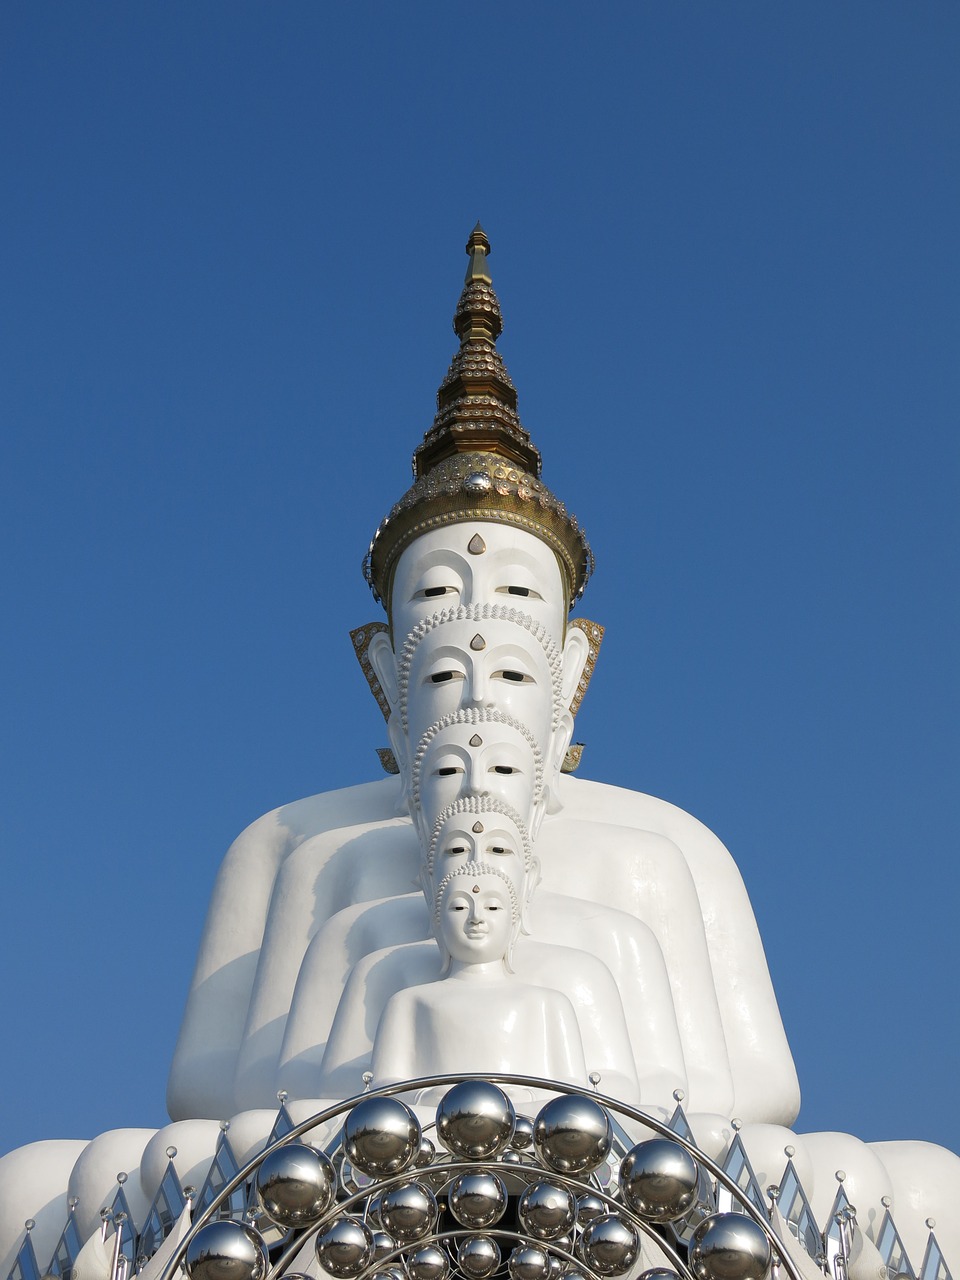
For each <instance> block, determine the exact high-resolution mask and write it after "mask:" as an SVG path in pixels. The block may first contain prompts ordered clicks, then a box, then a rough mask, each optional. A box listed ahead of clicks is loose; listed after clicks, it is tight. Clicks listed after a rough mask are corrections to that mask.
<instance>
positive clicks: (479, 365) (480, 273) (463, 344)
mask: <svg viewBox="0 0 960 1280" xmlns="http://www.w3.org/2000/svg"><path fill="white" fill-rule="evenodd" d="M466 251H467V254H468V255H469V257H470V263H469V265H468V267H467V274H466V277H465V278H464V282H463V292H462V293H461V294H460V301H459V302H458V303H457V309H456V312H455V313H454V317H453V331H454V333H455V334H456V335H457V337H458V338H459V339H460V350H459V351H458V352H457V354H456V355H455V356H454V357H453V360H452V361H451V362H450V368H449V369H448V370H447V376H446V377H445V378H444V380H443V382H441V384H440V389H439V391H438V392H437V416H436V417H435V418H434V420H433V426H432V427H431V428H430V430H429V431H428V432H427V434H426V435H425V436H424V438H423V443H422V444H421V445H420V446H419V447H418V449H417V451H416V452H415V453H414V455H413V473H414V475H415V476H422V475H424V474H425V473H426V472H427V471H429V470H430V469H431V468H432V467H435V466H436V465H437V463H438V462H441V461H442V460H443V459H444V458H449V457H450V456H451V455H452V454H454V453H468V452H472V451H475V450H483V451H484V452H488V453H496V454H499V455H500V457H502V458H506V459H507V460H508V461H509V462H512V463H514V464H515V465H516V466H518V467H522V468H523V470H524V471H532V472H533V474H534V475H535V476H538V475H539V474H540V450H539V449H538V448H537V447H536V445H535V444H533V442H532V441H531V439H530V437H529V435H528V434H527V433H526V431H524V429H523V426H522V424H521V422H520V418H519V415H518V414H517V390H516V387H514V385H513V383H512V381H511V380H510V375H509V374H508V373H507V370H506V367H505V365H504V363H503V359H502V357H501V355H500V352H499V351H498V350H497V348H496V345H495V344H496V341H497V338H499V337H500V334H501V333H502V331H503V317H502V315H501V314H500V302H499V299H498V298H497V295H496V294H495V293H494V291H493V282H492V280H491V278H490V271H489V269H488V267H487V254H489V252H490V241H489V240H488V239H487V234H486V232H485V231H484V229H483V227H481V225H480V223H479V222H478V223H477V225H476V226H475V227H474V229H473V231H472V232H471V233H470V239H469V240H468V241H467V249H466Z"/></svg>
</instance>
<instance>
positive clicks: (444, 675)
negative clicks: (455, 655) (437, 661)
mask: <svg viewBox="0 0 960 1280" xmlns="http://www.w3.org/2000/svg"><path fill="white" fill-rule="evenodd" d="M430 679H431V681H432V682H433V683H434V684H445V683H446V682H447V681H448V680H462V679H463V672H462V671H435V672H434V673H433V675H432V676H431V677H430Z"/></svg>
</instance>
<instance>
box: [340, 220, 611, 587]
mask: <svg viewBox="0 0 960 1280" xmlns="http://www.w3.org/2000/svg"><path fill="white" fill-rule="evenodd" d="M466 252H467V254H468V256H469V258H470V262H469V265H468V266H467V274H466V278H465V280H464V285H463V292H462V293H461V294H460V301H459V302H458V303H457V309H456V312H455V313H454V317H453V328H454V332H455V333H456V335H457V337H458V338H459V339H460V349H459V351H457V353H456V354H455V355H454V357H453V360H452V361H451V362H450V368H449V369H448V370H447V374H446V377H445V378H444V379H443V382H441V384H440V389H439V390H438V392H437V413H436V416H435V417H434V420H433V425H432V426H431V427H430V429H429V431H427V433H426V435H425V436H424V438H423V440H422V442H421V443H420V445H419V446H418V447H417V449H416V452H415V453H414V455H413V474H414V483H413V486H412V487H411V488H410V489H408V490H407V492H406V493H405V494H404V495H403V497H402V498H401V499H400V501H399V502H397V503H396V504H395V505H394V507H393V509H392V511H391V512H390V514H389V515H388V516H385V517H384V519H383V520H382V521H381V522H380V526H379V528H378V529H377V532H376V533H375V534H374V537H373V541H372V542H371V543H370V549H369V551H368V552H367V555H366V559H365V560H364V564H363V571H364V576H365V577H366V579H367V582H368V583H369V584H370V587H371V589H372V591H373V594H374V595H375V596H376V597H377V599H378V600H381V601H382V602H383V603H384V604H386V605H388V607H389V599H390V584H391V580H392V576H393V569H394V566H395V565H396V562H397V559H398V557H399V556H400V554H401V552H402V551H403V550H404V548H405V547H407V546H408V545H409V544H410V543H411V542H412V541H413V540H414V538H416V537H419V535H420V534H422V533H426V532H428V531H429V530H430V529H437V528H441V527H442V526H444V525H447V524H455V523H462V522H464V521H467V520H470V521H481V522H482V521H492V522H495V523H497V524H509V525H512V526H514V527H515V528H519V529H525V530H526V531H527V532H529V533H532V534H534V535H535V536H536V537H538V538H540V539H541V541H543V542H545V543H546V544H547V545H548V546H549V547H551V548H552V549H553V551H554V553H555V554H556V556H557V559H558V561H559V562H560V566H561V569H562V570H563V574H564V578H565V580H566V584H567V590H568V599H569V603H570V604H571V605H572V604H573V602H574V601H575V600H577V599H578V598H579V596H580V595H581V594H582V592H583V588H584V586H585V585H586V582H587V579H588V578H589V576H590V574H591V573H592V572H593V553H592V551H591V550H590V546H589V543H588V542H587V540H586V537H585V536H584V533H583V530H582V529H581V528H580V525H579V523H578V522H577V518H576V516H574V515H572V514H571V513H570V512H569V511H567V509H566V507H565V506H564V504H563V503H562V502H561V501H560V500H559V499H558V498H556V497H555V496H554V495H553V494H552V493H551V492H550V490H549V489H548V488H547V487H546V485H545V484H544V483H543V481H542V480H541V479H540V450H539V449H538V448H537V447H536V445H535V444H534V443H533V441H532V440H531V439H530V437H529V435H528V434H527V432H526V431H525V430H524V429H523V426H522V424H521V422H520V418H519V415H518V414H517V392H516V388H515V387H514V385H513V383H512V382H511V380H510V375H509V374H508V373H507V370H506V368H505V366H504V363H503V360H502V359H501V357H500V353H499V351H497V348H496V341H497V338H498V337H499V336H500V333H501V330H502V329H503V318H502V316H501V314H500V303H499V301H498V299H497V295H496V294H495V293H494V291H493V285H492V282H491V278H490V271H489V268H488V266H487V255H488V254H489V253H490V241H489V240H488V239H487V236H486V232H485V231H484V230H483V227H481V226H480V223H479V222H478V223H477V225H476V226H475V227H474V229H473V231H472V232H471V233H470V238H469V239H468V241H467V248H466Z"/></svg>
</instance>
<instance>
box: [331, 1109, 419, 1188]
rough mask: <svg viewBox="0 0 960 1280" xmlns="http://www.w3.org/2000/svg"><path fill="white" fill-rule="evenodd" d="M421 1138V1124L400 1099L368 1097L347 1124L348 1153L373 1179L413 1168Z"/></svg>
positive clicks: (352, 1161) (352, 1114)
mask: <svg viewBox="0 0 960 1280" xmlns="http://www.w3.org/2000/svg"><path fill="white" fill-rule="evenodd" d="M420 1138H421V1133H420V1121H419V1120H418V1119H417V1117H416V1116H415V1115H414V1114H413V1112H412V1111H411V1110H410V1108H409V1107H408V1106H407V1105H406V1103H404V1102H401V1101H400V1099H399V1098H364V1099H363V1100H362V1101H360V1102H358V1103H357V1105H356V1106H355V1107H354V1108H353V1110H352V1111H351V1112H350V1114H349V1115H348V1116H347V1118H346V1120H344V1122H343V1150H344V1154H345V1155H346V1157H347V1159H348V1160H349V1161H350V1163H351V1164H352V1165H353V1166H354V1168H356V1169H359V1170H360V1172H361V1173H365V1174H367V1175H368V1176H369V1177H371V1178H377V1177H382V1176H383V1175H384V1174H388V1173H403V1171H404V1170H405V1169H409V1168H410V1166H411V1165H412V1164H413V1162H414V1161H415V1160H416V1158H417V1156H418V1155H419V1154H420Z"/></svg>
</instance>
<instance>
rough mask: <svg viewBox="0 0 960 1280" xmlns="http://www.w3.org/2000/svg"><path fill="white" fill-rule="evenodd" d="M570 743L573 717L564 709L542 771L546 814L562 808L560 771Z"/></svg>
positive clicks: (557, 811)
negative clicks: (559, 788) (559, 789)
mask: <svg viewBox="0 0 960 1280" xmlns="http://www.w3.org/2000/svg"><path fill="white" fill-rule="evenodd" d="M572 741H573V716H572V715H571V714H570V712H569V711H568V710H567V709H566V708H564V709H563V711H561V713H560V717H559V721H558V723H557V727H556V728H555V729H554V731H553V737H552V738H551V741H550V753H549V757H548V759H547V762H546V768H545V770H544V777H543V790H544V798H545V800H546V805H545V811H546V812H547V813H559V812H560V810H561V809H562V808H563V805H562V804H561V802H560V796H559V794H558V786H559V783H560V770H561V768H562V767H563V761H564V757H565V756H566V754H567V748H568V747H569V746H570V743H571V742H572Z"/></svg>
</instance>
